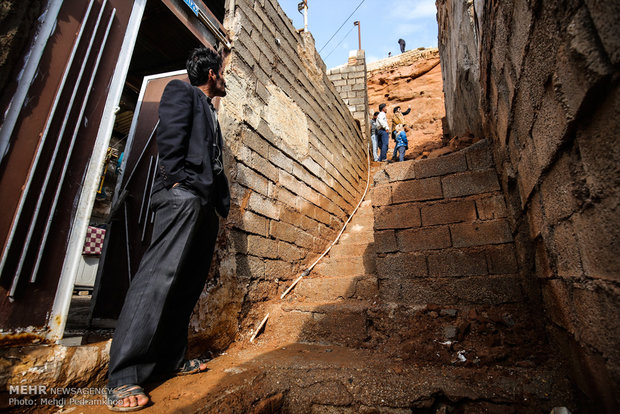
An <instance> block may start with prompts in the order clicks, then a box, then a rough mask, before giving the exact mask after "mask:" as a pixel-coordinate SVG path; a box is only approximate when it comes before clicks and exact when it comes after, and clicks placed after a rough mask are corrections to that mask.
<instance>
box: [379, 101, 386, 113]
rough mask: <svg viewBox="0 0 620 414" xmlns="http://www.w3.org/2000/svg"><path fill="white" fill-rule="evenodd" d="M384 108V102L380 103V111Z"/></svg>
mask: <svg viewBox="0 0 620 414" xmlns="http://www.w3.org/2000/svg"><path fill="white" fill-rule="evenodd" d="M383 108H385V104H384V103H382V104H381V105H379V112H381V111H383Z"/></svg>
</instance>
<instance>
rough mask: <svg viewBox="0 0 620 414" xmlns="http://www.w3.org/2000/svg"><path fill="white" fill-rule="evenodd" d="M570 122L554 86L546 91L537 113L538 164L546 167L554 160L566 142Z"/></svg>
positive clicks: (535, 138)
mask: <svg viewBox="0 0 620 414" xmlns="http://www.w3.org/2000/svg"><path fill="white" fill-rule="evenodd" d="M567 125H568V120H567V119H566V115H565V113H564V110H563V109H562V106H561V105H560V102H558V100H557V97H556V95H555V92H554V90H553V87H552V85H549V86H548V87H547V88H546V90H545V95H544V96H543V100H542V104H541V107H540V109H539V110H538V111H537V114H536V119H535V121H534V127H533V128H532V138H533V140H534V145H536V157H537V158H538V164H539V165H541V166H546V165H547V164H549V162H550V161H551V159H552V158H554V156H555V154H556V152H557V151H558V148H559V147H560V146H561V145H562V142H563V141H564V135H565V134H566V129H567Z"/></svg>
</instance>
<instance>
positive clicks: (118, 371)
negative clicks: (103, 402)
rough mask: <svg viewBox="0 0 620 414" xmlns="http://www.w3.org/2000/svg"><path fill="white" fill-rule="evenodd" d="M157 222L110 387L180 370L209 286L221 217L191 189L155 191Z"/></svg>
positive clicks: (121, 327) (113, 354)
mask: <svg viewBox="0 0 620 414" xmlns="http://www.w3.org/2000/svg"><path fill="white" fill-rule="evenodd" d="M151 205H152V206H153V210H154V211H155V223H154V227H153V235H152V237H151V244H150V246H149V248H148V249H147V251H146V253H145V254H144V256H143V257H142V261H141V262H140V267H139V268H138V272H137V273H136V275H135V276H134V278H133V280H132V282H131V285H130V287H129V291H128V292H127V296H126V298H125V303H124V305H123V309H122V310H121V314H120V316H119V319H118V322H117V325H116V331H115V333H114V339H113V340H112V347H111V348H110V365H109V369H108V387H110V388H112V387H118V386H120V385H124V384H143V383H144V382H145V380H146V379H147V378H148V377H149V376H150V375H151V374H152V373H153V372H172V371H174V370H176V369H178V368H179V367H180V366H181V364H182V362H183V360H184V358H185V352H186V351H187V329H188V325H189V319H190V316H191V313H192V310H193V309H194V306H195V305H196V302H197V301H198V298H199V296H200V293H201V292H202V289H203V287H204V284H205V281H206V279H207V275H208V273H209V267H210V265H211V259H212V257H213V250H214V248H215V241H216V239H217V232H218V228H219V219H218V217H217V214H216V213H215V210H214V209H213V208H212V207H210V206H202V205H201V199H200V197H199V196H198V195H197V194H196V193H194V192H193V191H192V190H191V189H187V188H185V187H183V186H177V187H176V188H172V189H170V190H166V189H163V190H160V191H158V192H156V193H155V194H153V196H152V198H151Z"/></svg>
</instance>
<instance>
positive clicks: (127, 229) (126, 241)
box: [123, 203, 131, 283]
mask: <svg viewBox="0 0 620 414" xmlns="http://www.w3.org/2000/svg"><path fill="white" fill-rule="evenodd" d="M123 210H124V211H125V250H127V278H128V279H129V283H131V252H130V251H129V220H128V218H129V217H128V215H127V203H125V204H123Z"/></svg>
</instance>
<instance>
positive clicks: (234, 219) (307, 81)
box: [191, 0, 367, 350]
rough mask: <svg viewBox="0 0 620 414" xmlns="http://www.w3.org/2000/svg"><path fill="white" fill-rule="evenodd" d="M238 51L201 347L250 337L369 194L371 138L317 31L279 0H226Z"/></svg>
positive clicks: (197, 340) (223, 108)
mask: <svg viewBox="0 0 620 414" xmlns="http://www.w3.org/2000/svg"><path fill="white" fill-rule="evenodd" d="M225 25H226V27H227V30H228V31H229V35H230V36H231V38H232V43H233V50H232V53H231V55H230V56H229V58H228V64H227V67H226V72H225V79H226V82H227V91H228V95H227V96H226V97H225V98H223V99H222V100H221V103H220V123H221V125H222V131H223V132H224V136H225V141H226V149H225V152H226V160H225V163H226V168H227V172H228V174H229V177H230V184H231V190H232V207H231V212H230V216H229V217H228V219H227V220H225V221H224V222H223V225H222V226H221V227H223V229H222V230H221V235H220V238H219V242H218V253H217V255H218V256H217V258H216V263H215V265H214V269H212V270H213V271H212V273H213V279H211V281H210V282H209V285H208V286H207V288H206V289H205V292H204V294H203V297H202V298H201V300H200V302H199V306H198V309H197V310H196V312H195V314H194V317H193V318H192V322H191V326H192V328H193V339H192V342H191V343H192V344H193V345H194V346H198V347H200V350H204V349H209V348H216V349H223V348H225V347H226V346H227V345H228V344H229V343H230V342H231V341H232V340H234V339H248V338H249V335H250V334H251V331H252V329H253V328H254V327H255V325H256V322H257V321H258V320H259V319H262V317H263V316H264V313H263V309H262V308H261V304H262V303H263V302H264V301H266V300H268V299H273V298H276V297H277V295H279V294H280V293H282V291H283V290H284V289H286V288H287V287H288V286H289V284H290V283H291V280H293V279H294V278H296V277H297V276H298V275H299V273H300V272H301V271H303V270H304V269H305V268H306V267H307V266H308V265H309V264H310V263H311V262H312V261H314V259H316V258H317V257H318V256H319V255H320V253H322V252H323V250H324V249H325V248H326V247H327V245H328V244H329V243H331V242H332V241H333V239H334V238H335V236H336V234H337V232H338V231H339V230H340V228H341V226H342V224H343V223H344V220H346V218H347V217H348V215H349V214H350V213H351V212H352V210H353V208H354V207H355V205H357V202H358V201H359V199H360V197H361V195H362V194H363V191H364V188H365V185H366V178H367V161H366V155H365V154H366V152H365V148H364V146H363V143H364V142H363V138H362V134H361V132H360V130H359V128H358V127H357V124H356V122H355V120H354V119H353V116H352V115H351V113H350V111H349V109H348V108H347V106H346V105H345V104H344V103H343V101H342V99H341V98H340V96H339V94H338V92H337V91H336V89H335V87H334V85H333V83H332V82H331V81H330V80H329V78H328V77H327V76H326V74H325V66H324V64H323V62H322V60H321V58H320V57H319V55H318V53H317V52H316V49H315V47H314V40H313V38H312V36H311V34H309V33H301V34H300V33H298V32H297V31H296V30H295V28H294V27H293V26H292V23H291V21H290V19H289V18H288V17H286V14H285V13H284V12H283V11H282V9H281V8H280V6H279V5H278V2H277V1H276V0H261V1H252V0H235V1H228V2H227V16H226V19H225Z"/></svg>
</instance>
